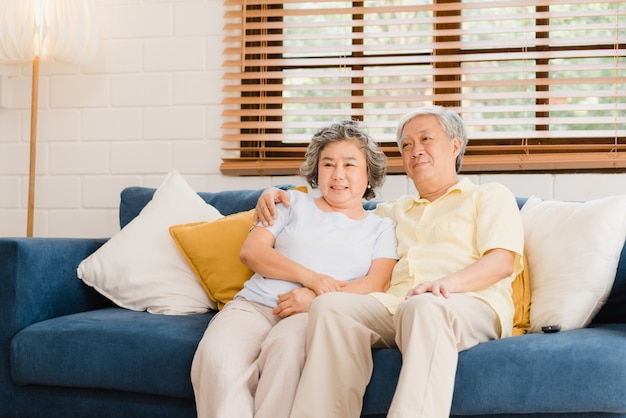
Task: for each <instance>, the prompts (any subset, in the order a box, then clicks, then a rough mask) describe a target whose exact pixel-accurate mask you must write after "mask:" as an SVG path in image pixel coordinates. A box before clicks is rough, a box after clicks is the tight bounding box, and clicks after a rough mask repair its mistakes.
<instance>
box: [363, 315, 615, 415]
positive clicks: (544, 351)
mask: <svg viewBox="0 0 626 418" xmlns="http://www.w3.org/2000/svg"><path fill="white" fill-rule="evenodd" d="M625 339H626V324H615V325H603V326H601V327H595V328H586V329H576V330H572V331H564V332H560V333H556V334H526V335H521V336H517V337H510V338H504V339H501V340H495V341H490V342H487V343H482V344H479V345H477V346H475V347H472V348H470V349H469V350H466V351H463V352H461V353H459V364H458V369H457V374H456V381H455V388H454V398H453V400H452V411H451V412H452V414H453V415H455V414H458V415H472V414H477V415H482V414H520V415H519V416H525V415H524V414H531V413H549V412H561V413H563V416H568V414H567V413H568V412H572V413H574V412H593V411H607V412H618V411H624V410H626V398H624V397H623V388H624V387H625V386H626V362H625V361H624V356H625V355H626V348H625V345H624V341H625ZM401 361H402V357H401V354H400V352H399V351H398V350H395V349H388V348H385V349H375V350H374V372H373V375H372V379H371V381H370V384H369V386H368V388H367V391H366V393H365V397H364V400H363V412H364V413H366V414H384V413H385V411H386V410H387V409H386V408H388V407H389V405H390V403H391V398H392V396H393V391H394V388H395V387H396V384H397V381H398V374H399V371H400V365H401ZM607 382H611V384H610V385H607ZM573 416H574V415H573ZM589 416H592V414H590V415H589Z"/></svg>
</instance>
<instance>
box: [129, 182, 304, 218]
mask: <svg viewBox="0 0 626 418" xmlns="http://www.w3.org/2000/svg"><path fill="white" fill-rule="evenodd" d="M274 187H277V188H279V189H283V190H288V189H291V188H293V187H294V186H293V185H292V184H279V185H277V186H274ZM263 190H265V189H264V188H263V189H257V190H251V189H250V190H226V191H223V192H214V193H213V192H198V195H199V196H200V197H201V198H202V199H204V201H205V202H207V203H208V204H209V205H211V206H213V207H214V208H216V209H217V210H218V211H220V213H221V214H222V215H224V216H226V215H231V214H233V213H238V212H243V211H245V210H250V209H252V208H254V207H255V206H256V202H257V200H258V199H259V196H260V195H261V193H262V192H263ZM154 192H156V189H154V188H150V187H139V186H133V187H127V188H125V189H124V190H122V193H121V196H120V197H121V201H120V228H124V227H125V226H126V225H127V224H128V223H129V222H130V221H132V220H133V219H135V217H136V216H137V215H139V212H141V210H142V209H143V207H144V206H146V205H147V204H148V202H149V201H150V200H152V196H154Z"/></svg>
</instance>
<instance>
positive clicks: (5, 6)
mask: <svg viewBox="0 0 626 418" xmlns="http://www.w3.org/2000/svg"><path fill="white" fill-rule="evenodd" d="M95 12H96V9H95V4H94V1H93V0H0V61H6V62H15V63H24V62H32V92H31V94H32V97H31V113H30V165H29V171H28V207H27V222H26V236H27V237H32V236H33V226H34V212H35V175H36V162H37V158H36V157H37V109H38V96H39V62H40V60H53V61H58V62H65V63H69V64H77V65H80V64H86V63H87V62H88V61H89V60H90V59H91V58H92V57H93V55H94V54H95V52H96V48H97V45H98V30H97V25H96V13H95Z"/></svg>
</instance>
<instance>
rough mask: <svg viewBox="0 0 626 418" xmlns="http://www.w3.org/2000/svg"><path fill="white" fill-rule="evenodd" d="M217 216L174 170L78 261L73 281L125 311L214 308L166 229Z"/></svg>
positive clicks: (173, 311) (187, 311) (174, 311)
mask: <svg viewBox="0 0 626 418" xmlns="http://www.w3.org/2000/svg"><path fill="white" fill-rule="evenodd" d="M219 218H222V215H221V214H220V213H219V211H218V210H217V209H215V208H214V207H213V206H211V205H208V204H207V203H205V202H204V200H202V198H201V197H200V196H198V194H197V193H196V192H195V191H194V190H193V189H192V188H191V186H189V184H187V182H186V181H185V180H184V179H183V177H182V176H181V175H180V174H179V173H178V172H177V171H175V170H173V171H172V172H170V173H169V174H168V176H167V177H166V179H165V180H164V181H163V183H162V184H161V186H159V188H158V189H157V190H156V192H155V193H154V197H153V198H152V200H151V201H150V202H148V204H147V205H146V206H145V207H144V208H143V210H142V211H141V212H140V213H139V215H138V216H137V217H136V218H135V219H133V220H132V221H131V222H130V223H129V224H128V225H126V226H125V227H124V228H122V230H121V231H119V232H118V233H117V234H115V235H114V236H113V237H111V239H110V240H108V241H107V242H106V243H105V244H104V245H103V246H102V247H100V248H99V249H98V250H97V251H95V252H94V253H93V254H91V255H90V256H89V257H87V258H86V259H85V260H83V261H82V262H81V263H80V265H79V266H78V277H79V278H80V279H82V280H83V281H84V282H85V283H86V284H88V285H89V286H92V287H93V288H95V289H96V290H97V291H98V292H100V293H102V294H103V295H104V296H106V297H107V298H109V299H110V300H112V301H113V302H115V303H116V304H117V305H119V306H121V307H123V308H127V309H132V310H136V311H145V310H147V311H148V312H151V313H159V314H173V315H178V314H191V313H203V312H206V311H207V310H208V309H209V308H211V309H217V305H216V303H215V302H213V301H211V300H210V299H209V297H208V295H207V294H206V292H205V291H204V289H203V288H202V285H201V283H200V280H199V279H198V277H197V276H196V275H195V273H194V272H193V270H192V269H191V266H190V265H189V263H188V262H187V260H185V258H184V257H183V255H182V254H181V253H180V251H178V248H177V247H176V244H175V243H174V241H172V238H171V237H170V233H169V227H170V226H171V225H175V224H181V223H189V222H199V221H207V222H211V221H214V220H217V219H219Z"/></svg>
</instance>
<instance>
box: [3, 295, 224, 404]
mask: <svg viewBox="0 0 626 418" xmlns="http://www.w3.org/2000/svg"><path fill="white" fill-rule="evenodd" d="M214 313H215V311H212V312H210V313H206V314H194V315H185V316H171V315H152V314H149V313H147V312H136V311H130V310H126V309H122V308H118V307H111V308H105V309H98V310H94V311H89V312H82V313H78V314H72V315H66V316H62V317H59V318H54V319H50V320H47V321H43V322H39V323H36V324H33V325H31V326H29V327H27V328H25V329H23V330H22V331H20V332H19V333H18V334H17V335H16V336H15V337H14V338H13V340H12V342H11V372H12V376H13V379H14V381H15V382H16V383H17V384H19V385H27V384H37V385H50V386H61V387H78V388H97V389H116V390H121V391H129V392H136V393H146V394H154V395H163V396H173V397H179V398H188V399H193V389H192V386H191V381H190V378H189V373H190V370H191V361H192V359H193V355H194V352H195V350H196V347H197V345H198V342H199V341H200V339H201V338H202V335H203V334H204V331H205V329H206V327H207V324H208V322H209V320H210V319H211V318H212V316H213V314H214Z"/></svg>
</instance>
